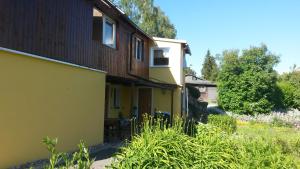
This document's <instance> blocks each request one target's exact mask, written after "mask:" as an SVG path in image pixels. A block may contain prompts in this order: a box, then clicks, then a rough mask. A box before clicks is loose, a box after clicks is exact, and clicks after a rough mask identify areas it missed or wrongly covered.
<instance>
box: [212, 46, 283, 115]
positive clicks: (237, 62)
mask: <svg viewBox="0 0 300 169" xmlns="http://www.w3.org/2000/svg"><path fill="white" fill-rule="evenodd" d="M278 62H279V58H278V56H275V55H273V54H271V53H270V52H269V51H268V49H267V47H266V46H265V45H262V46H261V47H251V48H250V49H247V50H244V51H243V52H242V54H241V55H239V52H238V51H225V52H224V53H223V60H222V62H221V69H220V72H219V76H218V94H219V97H218V99H219V102H218V103H219V104H220V105H221V106H222V107H223V108H224V109H225V110H227V111H232V112H234V113H238V114H259V113H269V112H271V110H272V109H273V108H274V105H275V104H274V99H273V98H274V97H273V95H274V93H275V90H276V81H277V79H276V78H277V76H276V72H275V71H274V66H275V65H276V64H277V63H278Z"/></svg>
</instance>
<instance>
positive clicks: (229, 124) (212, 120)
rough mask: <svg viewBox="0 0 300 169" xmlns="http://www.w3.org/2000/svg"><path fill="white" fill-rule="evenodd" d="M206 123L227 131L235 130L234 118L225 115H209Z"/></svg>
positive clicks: (232, 131)
mask: <svg viewBox="0 0 300 169" xmlns="http://www.w3.org/2000/svg"><path fill="white" fill-rule="evenodd" d="M208 123H209V124H212V125H214V126H217V127H219V128H220V129H222V130H223V131H225V132H227V133H229V134H230V133H234V132H235V131H236V119H235V118H233V117H231V116H227V115H209V116H208Z"/></svg>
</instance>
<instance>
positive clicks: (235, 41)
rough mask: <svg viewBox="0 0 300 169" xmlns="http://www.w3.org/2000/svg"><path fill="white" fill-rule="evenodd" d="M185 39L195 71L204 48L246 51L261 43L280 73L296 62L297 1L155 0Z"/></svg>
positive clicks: (299, 40)
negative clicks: (276, 58) (276, 59)
mask: <svg viewBox="0 0 300 169" xmlns="http://www.w3.org/2000/svg"><path fill="white" fill-rule="evenodd" d="M155 4H156V5H159V6H160V7H161V8H162V9H163V11H164V12H165V13H166V14H167V15H168V16H169V18H170V19H171V21H172V23H173V24H174V25H175V26H176V29H177V38H178V39H185V40H187V41H188V42H189V44H190V47H191V51H192V56H191V57H189V56H188V57H187V63H188V65H190V64H192V68H193V69H194V70H195V71H196V72H197V73H198V74H199V73H200V70H201V68H202V63H203V60H204V56H205V54H206V52H207V50H208V49H210V51H211V53H212V54H213V55H215V54H221V53H222V51H223V50H225V49H246V48H249V47H250V46H259V45H260V44H261V43H265V44H266V45H267V46H268V48H269V50H270V51H271V52H272V53H274V54H277V55H279V56H280V60H281V62H280V64H278V65H277V66H276V68H275V69H276V70H277V71H278V72H279V73H282V72H287V71H289V70H290V67H291V66H292V65H293V64H297V65H298V66H300V0H155Z"/></svg>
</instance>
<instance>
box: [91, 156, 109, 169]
mask: <svg viewBox="0 0 300 169" xmlns="http://www.w3.org/2000/svg"><path fill="white" fill-rule="evenodd" d="M111 162H112V158H111V157H110V158H107V159H102V160H98V161H95V162H94V163H93V165H92V167H91V168H92V169H102V168H105V166H108V165H110V164H111Z"/></svg>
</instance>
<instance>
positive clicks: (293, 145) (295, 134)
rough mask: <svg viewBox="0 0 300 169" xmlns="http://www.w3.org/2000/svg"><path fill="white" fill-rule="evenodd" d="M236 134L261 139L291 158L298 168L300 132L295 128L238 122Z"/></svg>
mask: <svg viewBox="0 0 300 169" xmlns="http://www.w3.org/2000/svg"><path fill="white" fill-rule="evenodd" d="M238 125H239V127H238V130H237V133H239V134H241V135H244V136H245V137H248V138H251V139H256V138H261V139H263V140H266V141H267V142H271V144H273V145H276V146H277V147H278V148H279V149H281V152H282V153H283V154H285V155H286V156H293V157H294V159H295V162H296V163H297V165H298V168H300V132H299V130H297V129H295V128H289V127H277V126H276V127H274V126H270V125H269V124H267V123H261V122H255V121H251V122H245V121H238Z"/></svg>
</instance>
